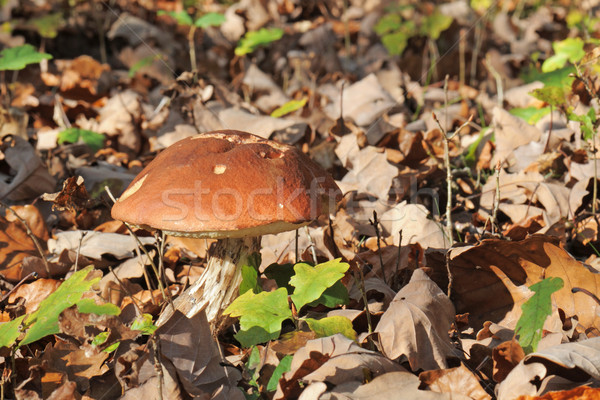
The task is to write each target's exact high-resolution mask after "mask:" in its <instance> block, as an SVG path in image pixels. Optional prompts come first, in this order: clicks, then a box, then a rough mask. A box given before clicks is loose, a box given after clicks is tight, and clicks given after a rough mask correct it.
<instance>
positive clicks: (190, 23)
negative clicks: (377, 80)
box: [158, 10, 225, 72]
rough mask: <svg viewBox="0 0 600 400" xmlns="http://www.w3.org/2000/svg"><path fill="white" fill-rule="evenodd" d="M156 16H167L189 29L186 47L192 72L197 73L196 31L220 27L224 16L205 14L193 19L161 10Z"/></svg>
mask: <svg viewBox="0 0 600 400" xmlns="http://www.w3.org/2000/svg"><path fill="white" fill-rule="evenodd" d="M158 15H168V16H170V17H171V18H173V19H174V20H175V21H177V24H179V25H184V26H187V27H189V32H188V46H189V53H190V63H191V67H192V72H196V71H198V63H197V62H196V45H195V42H194V38H195V35H196V30H197V29H198V28H200V29H206V28H208V27H210V26H220V25H221V24H222V23H223V22H225V16H224V15H223V14H219V13H207V14H204V15H202V16H200V17H198V18H195V19H194V18H193V17H192V16H191V15H189V14H188V13H187V12H185V11H163V10H160V11H159V12H158Z"/></svg>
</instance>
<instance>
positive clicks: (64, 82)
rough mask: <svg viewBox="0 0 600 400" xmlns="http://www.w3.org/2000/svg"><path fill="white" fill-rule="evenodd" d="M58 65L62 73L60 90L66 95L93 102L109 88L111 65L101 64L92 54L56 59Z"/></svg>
mask: <svg viewBox="0 0 600 400" xmlns="http://www.w3.org/2000/svg"><path fill="white" fill-rule="evenodd" d="M56 66H57V68H58V70H59V71H61V73H62V75H61V77H60V91H61V94H62V95H63V96H65V97H68V98H72V99H77V100H84V101H90V102H91V101H94V100H96V99H98V97H100V96H102V95H103V94H104V92H106V90H107V89H108V85H107V83H108V81H107V80H108V72H109V71H110V66H109V65H108V64H100V63H99V62H98V61H96V60H94V59H93V58H92V57H90V56H87V55H83V56H79V57H77V58H74V59H72V60H56ZM103 81H104V82H103Z"/></svg>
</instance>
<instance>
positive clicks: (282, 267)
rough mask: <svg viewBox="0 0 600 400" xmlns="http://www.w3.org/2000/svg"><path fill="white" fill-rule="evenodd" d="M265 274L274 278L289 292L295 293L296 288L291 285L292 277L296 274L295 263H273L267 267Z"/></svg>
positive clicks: (278, 285) (279, 285)
mask: <svg viewBox="0 0 600 400" xmlns="http://www.w3.org/2000/svg"><path fill="white" fill-rule="evenodd" d="M264 274H265V276H266V277H267V278H269V279H273V280H274V281H275V282H276V283H277V287H280V288H286V289H287V290H288V293H289V294H292V293H294V288H293V287H292V286H291V285H290V279H292V276H294V264H290V263H287V264H277V263H273V264H271V265H269V266H268V267H267V268H265V272H264Z"/></svg>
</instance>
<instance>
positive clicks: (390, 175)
mask: <svg viewBox="0 0 600 400" xmlns="http://www.w3.org/2000/svg"><path fill="white" fill-rule="evenodd" d="M336 154H338V151H337V149H336ZM347 167H348V168H351V169H350V171H348V173H347V174H346V175H344V177H343V178H342V180H341V181H339V182H337V183H338V185H339V186H340V189H341V190H342V192H343V193H348V192H349V191H352V190H356V191H358V192H359V193H368V194H371V195H373V196H375V197H377V198H378V199H380V200H382V201H384V202H385V201H387V199H388V196H389V192H390V188H391V187H392V180H393V179H394V178H395V177H396V175H398V168H396V167H394V166H393V165H392V164H390V163H389V162H388V161H387V157H386V154H385V150H384V149H381V148H379V147H374V146H367V147H365V148H364V149H362V150H360V151H358V152H357V153H355V154H353V155H349V156H348V164H347Z"/></svg>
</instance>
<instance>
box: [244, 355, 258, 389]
mask: <svg viewBox="0 0 600 400" xmlns="http://www.w3.org/2000/svg"><path fill="white" fill-rule="evenodd" d="M259 365H260V350H258V347H256V346H252V351H250V355H249V356H248V361H246V365H245V367H246V370H247V371H248V373H249V375H250V381H249V382H248V384H249V385H250V386H254V387H256V388H258V386H259V385H258V382H257V379H258V378H259V375H258V372H259V371H257V370H256V369H257V368H258V366H259Z"/></svg>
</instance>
